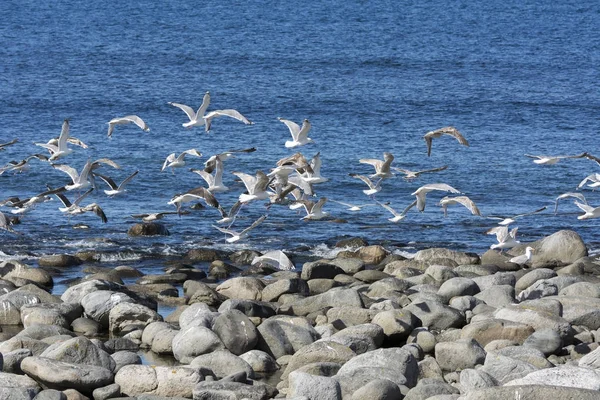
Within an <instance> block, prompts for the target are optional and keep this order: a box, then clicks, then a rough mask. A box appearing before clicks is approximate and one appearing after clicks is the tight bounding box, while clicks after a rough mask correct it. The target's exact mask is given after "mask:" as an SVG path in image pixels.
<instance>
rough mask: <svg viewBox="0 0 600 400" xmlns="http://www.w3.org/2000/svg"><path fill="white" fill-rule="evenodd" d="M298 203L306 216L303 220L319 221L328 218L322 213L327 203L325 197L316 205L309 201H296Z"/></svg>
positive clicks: (326, 213)
mask: <svg viewBox="0 0 600 400" xmlns="http://www.w3.org/2000/svg"><path fill="white" fill-rule="evenodd" d="M297 202H298V203H300V204H302V205H303V206H304V209H305V210H306V215H305V216H304V217H303V218H302V219H303V220H305V221H306V220H319V219H323V218H325V217H327V216H329V213H328V212H324V211H323V206H324V205H325V203H326V202H327V197H321V198H320V199H319V201H317V202H316V203H315V202H314V201H310V200H298V201H297Z"/></svg>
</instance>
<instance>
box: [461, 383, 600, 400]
mask: <svg viewBox="0 0 600 400" xmlns="http://www.w3.org/2000/svg"><path fill="white" fill-rule="evenodd" d="M506 399H527V400H548V399H569V400H571V399H572V400H596V399H598V391H597V390H587V389H577V388H571V387H564V386H552V385H543V386H542V385H521V386H517V385H514V386H501V387H492V388H487V389H479V390H474V391H472V392H469V393H467V394H466V395H464V396H463V397H462V398H461V400H506Z"/></svg>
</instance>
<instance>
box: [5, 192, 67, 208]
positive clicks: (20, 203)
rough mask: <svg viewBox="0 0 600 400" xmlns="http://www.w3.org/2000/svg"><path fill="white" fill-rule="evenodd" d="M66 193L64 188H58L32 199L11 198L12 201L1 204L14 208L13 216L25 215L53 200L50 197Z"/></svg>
mask: <svg viewBox="0 0 600 400" xmlns="http://www.w3.org/2000/svg"><path fill="white" fill-rule="evenodd" d="M64 191H65V188H64V186H63V187H60V188H57V189H49V190H47V191H45V192H42V193H40V194H36V195H35V196H31V197H30V198H27V199H18V198H11V199H8V200H7V201H3V202H2V203H1V205H7V206H9V207H13V208H14V210H11V213H13V214H24V213H26V212H28V211H30V210H33V209H34V208H35V206H37V205H38V204H40V203H44V202H46V201H49V200H52V198H51V197H50V196H49V195H51V194H56V193H60V192H64Z"/></svg>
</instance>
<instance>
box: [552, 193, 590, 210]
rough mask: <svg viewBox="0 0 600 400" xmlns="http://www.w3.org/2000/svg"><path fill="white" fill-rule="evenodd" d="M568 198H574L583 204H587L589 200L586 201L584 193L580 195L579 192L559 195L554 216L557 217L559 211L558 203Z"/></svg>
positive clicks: (555, 203)
mask: <svg viewBox="0 0 600 400" xmlns="http://www.w3.org/2000/svg"><path fill="white" fill-rule="evenodd" d="M567 197H574V198H576V199H577V200H579V201H581V202H583V203H584V204H587V200H586V199H585V196H584V195H583V193H579V192H567V193H563V194H561V195H559V196H558V197H557V198H556V200H555V202H554V215H556V212H557V211H558V201H559V200H562V199H566V198H567Z"/></svg>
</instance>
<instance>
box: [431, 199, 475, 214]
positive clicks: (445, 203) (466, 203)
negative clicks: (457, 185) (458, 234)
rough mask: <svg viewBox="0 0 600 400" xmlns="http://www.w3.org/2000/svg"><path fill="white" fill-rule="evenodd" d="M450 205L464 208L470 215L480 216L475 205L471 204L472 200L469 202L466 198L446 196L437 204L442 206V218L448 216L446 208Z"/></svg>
mask: <svg viewBox="0 0 600 400" xmlns="http://www.w3.org/2000/svg"><path fill="white" fill-rule="evenodd" d="M452 204H461V205H463V206H465V207H466V208H467V209H468V210H469V211H471V214H473V215H477V216H481V212H480V211H479V208H477V205H476V204H475V203H474V202H473V200H471V199H470V198H468V197H467V196H456V197H450V196H446V197H444V198H443V199H441V200H440V203H439V205H440V206H442V209H443V210H444V217H447V216H448V206H449V205H452Z"/></svg>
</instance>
